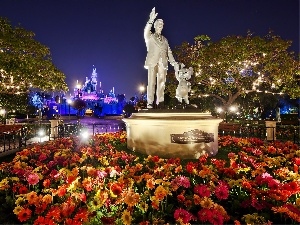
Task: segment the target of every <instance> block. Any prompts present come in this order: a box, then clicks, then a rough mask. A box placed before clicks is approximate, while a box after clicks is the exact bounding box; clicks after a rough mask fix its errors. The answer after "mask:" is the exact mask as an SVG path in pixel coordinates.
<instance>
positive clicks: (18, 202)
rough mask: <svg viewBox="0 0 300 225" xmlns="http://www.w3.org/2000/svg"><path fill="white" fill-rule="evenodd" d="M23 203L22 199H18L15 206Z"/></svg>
mask: <svg viewBox="0 0 300 225" xmlns="http://www.w3.org/2000/svg"><path fill="white" fill-rule="evenodd" d="M24 202H25V199H24V198H23V197H18V198H17V200H16V202H15V204H16V205H21V204H23V203H24Z"/></svg>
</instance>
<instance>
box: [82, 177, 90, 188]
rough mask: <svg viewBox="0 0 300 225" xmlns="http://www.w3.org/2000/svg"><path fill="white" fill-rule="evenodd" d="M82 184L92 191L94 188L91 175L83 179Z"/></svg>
mask: <svg viewBox="0 0 300 225" xmlns="http://www.w3.org/2000/svg"><path fill="white" fill-rule="evenodd" d="M82 185H83V187H84V189H85V190H87V191H92V190H93V187H92V185H93V184H92V180H91V178H90V177H88V178H85V179H84V180H83V181H82Z"/></svg>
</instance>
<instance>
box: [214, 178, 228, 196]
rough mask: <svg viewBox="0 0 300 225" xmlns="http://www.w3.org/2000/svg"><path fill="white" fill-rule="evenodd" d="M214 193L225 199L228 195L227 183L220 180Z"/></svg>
mask: <svg viewBox="0 0 300 225" xmlns="http://www.w3.org/2000/svg"><path fill="white" fill-rule="evenodd" d="M215 195H216V196H217V198H218V199H219V200H222V199H227V198H228V196H229V190H228V187H227V185H226V184H225V183H223V182H220V183H219V185H218V186H216V189H215Z"/></svg>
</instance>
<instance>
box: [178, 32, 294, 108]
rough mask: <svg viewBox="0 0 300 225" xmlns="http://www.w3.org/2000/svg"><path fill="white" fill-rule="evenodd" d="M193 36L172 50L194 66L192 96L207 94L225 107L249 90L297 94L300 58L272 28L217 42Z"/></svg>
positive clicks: (189, 64) (245, 95)
mask: <svg viewBox="0 0 300 225" xmlns="http://www.w3.org/2000/svg"><path fill="white" fill-rule="evenodd" d="M194 40H195V43H194V44H189V43H187V42H184V43H182V45H181V46H178V47H177V48H176V49H175V51H174V54H175V56H176V58H177V60H178V61H179V62H182V63H184V64H185V65H186V67H189V66H192V67H193V68H194V77H193V79H192V91H191V96H190V99H191V100H192V99H199V98H203V97H204V96H206V95H209V96H211V97H213V98H215V99H218V101H217V102H219V103H220V104H221V105H223V106H224V107H225V108H228V107H229V106H230V105H231V104H232V103H234V102H236V101H237V100H238V99H239V97H244V98H248V97H249V96H250V94H251V93H258V92H260V93H261V92H263V93H265V95H270V93H273V94H274V93H280V92H284V93H286V94H288V95H290V96H291V97H299V96H300V85H295V84H297V82H298V83H299V74H300V73H299V68H300V67H299V60H298V59H297V58H296V56H295V53H294V52H289V47H290V46H291V43H292V42H291V41H286V40H283V39H281V38H280V37H279V36H277V35H274V34H273V33H272V32H271V31H270V32H269V33H268V34H267V35H266V36H264V37H260V36H254V35H253V34H252V33H250V32H248V33H247V35H246V36H227V37H224V38H222V39H221V40H219V41H217V42H212V41H211V40H210V38H209V37H208V36H205V35H201V36H197V37H195V39H194ZM208 100H209V101H211V99H208Z"/></svg>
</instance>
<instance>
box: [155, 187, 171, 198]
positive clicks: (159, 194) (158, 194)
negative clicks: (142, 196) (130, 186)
mask: <svg viewBox="0 0 300 225" xmlns="http://www.w3.org/2000/svg"><path fill="white" fill-rule="evenodd" d="M154 194H155V197H156V198H157V199H158V200H160V201H161V200H163V199H164V197H166V196H167V194H168V192H167V191H166V189H165V188H164V187H163V186H161V185H159V186H158V187H157V188H156V190H155V192H154Z"/></svg>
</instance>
